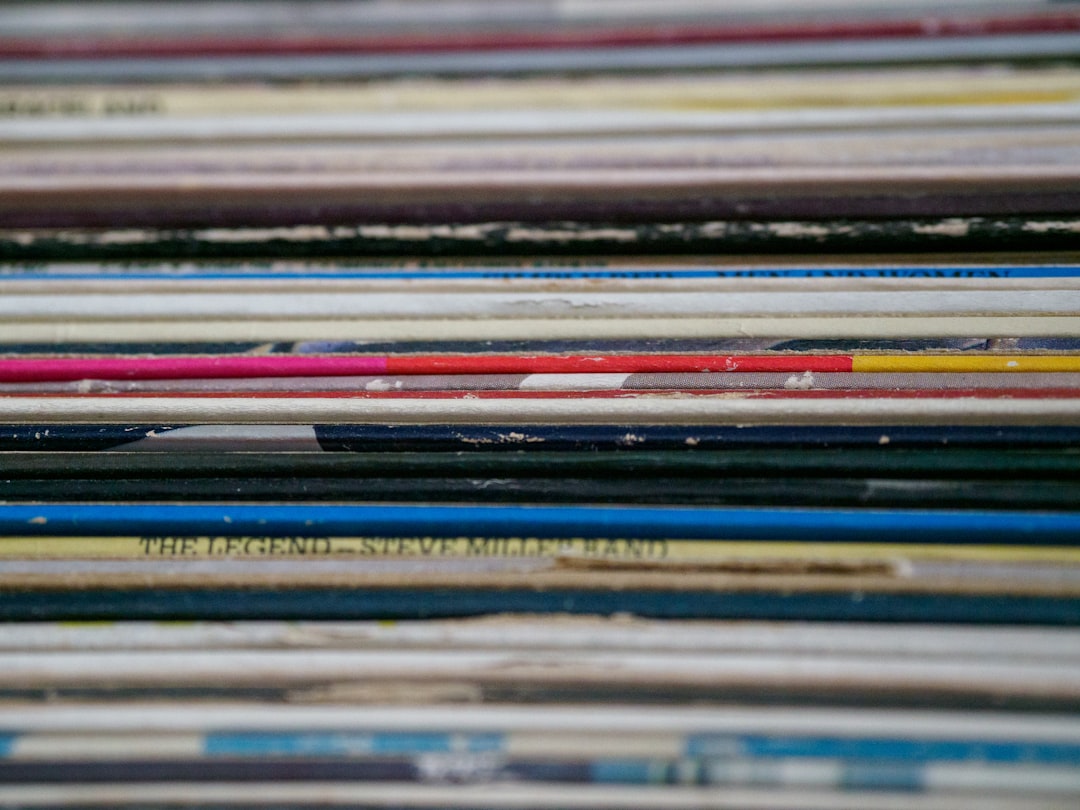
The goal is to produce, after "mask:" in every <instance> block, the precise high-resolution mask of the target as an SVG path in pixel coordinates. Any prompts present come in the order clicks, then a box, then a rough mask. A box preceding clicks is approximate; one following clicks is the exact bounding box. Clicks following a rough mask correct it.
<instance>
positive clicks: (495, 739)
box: [203, 731, 505, 757]
mask: <svg viewBox="0 0 1080 810" xmlns="http://www.w3.org/2000/svg"><path fill="white" fill-rule="evenodd" d="M504 748H505V740H504V736H503V735H502V734H498V733H482V734H456V733H452V732H424V731H416V732H398V731H371V732H346V731H342V732H299V733H294V732H283V733H279V732H235V733H233V732H218V733H212V734H207V735H206V738H205V740H204V741H203V752H204V754H205V755H207V756H293V757H305V756H308V757H318V756H365V755H366V756H392V755H404V754H429V753H470V754H477V753H489V752H498V751H502V750H503V749H504Z"/></svg>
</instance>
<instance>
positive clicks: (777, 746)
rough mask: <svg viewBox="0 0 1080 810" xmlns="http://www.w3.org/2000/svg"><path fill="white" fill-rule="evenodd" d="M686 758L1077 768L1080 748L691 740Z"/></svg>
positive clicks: (960, 742) (884, 741)
mask: <svg viewBox="0 0 1080 810" xmlns="http://www.w3.org/2000/svg"><path fill="white" fill-rule="evenodd" d="M686 754H687V755H688V756H723V757H746V758H750V759H787V758H791V757H803V758H814V759H839V760H872V761H881V762H886V761H892V762H997V763H1010V764H1018V765H1031V764H1039V765H1080V744H1075V743H1044V742H1010V741H1006V742H1001V741H987V740H913V739H902V738H889V737H880V738H873V737H869V738H845V737H772V736H763V735H762V736H758V735H737V736H731V735H709V734H702V735H694V736H691V737H688V738H687V739H686Z"/></svg>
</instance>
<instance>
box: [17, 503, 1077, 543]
mask: <svg viewBox="0 0 1080 810" xmlns="http://www.w3.org/2000/svg"><path fill="white" fill-rule="evenodd" d="M4 534H6V535H15V536H19V535H33V536H38V537H48V536H66V535H74V536H80V535H94V536H110V535H121V536H125V535H136V534H143V535H155V536H157V535H188V536H190V535H220V536H248V535H258V536H276V537H289V536H304V537H307V536H313V535H322V536H329V537H349V536H358V535H378V536H396V535H423V536H434V537H448V536H449V537H455V536H471V537H507V536H523V535H527V536H530V537H547V538H568V537H601V538H602V537H628V538H638V539H664V538H685V539H694V540H711V539H717V540H719V539H742V540H808V541H816V542H829V541H838V542H842V541H879V542H892V543H909V542H918V543H927V542H949V543H969V544H970V543H1004V544H1017V543H1021V544H1031V545H1068V546H1072V545H1075V544H1076V543H1077V540H1078V539H1080V514H1073V513H1041V512H1040V513H1029V512H1004V511H1003V512H985V511H984V512H977V511H970V512H968V511H955V510H941V511H928V510H923V511H920V510H911V511H902V510H869V509H867V510H843V509H767V510H766V509H739V508H716V509H712V508H692V507H684V508H664V507H659V508H626V507H591V506H583V507H562V506H458V505H453V506H429V505H402V504H389V505H375V506H364V505H326V504H310V505H303V506H293V505H283V504H272V505H265V506H263V505H257V506H252V505H246V506H245V505H230V504H224V505H217V504H215V505H190V504H42V505H26V504H9V505H3V506H0V535H4Z"/></svg>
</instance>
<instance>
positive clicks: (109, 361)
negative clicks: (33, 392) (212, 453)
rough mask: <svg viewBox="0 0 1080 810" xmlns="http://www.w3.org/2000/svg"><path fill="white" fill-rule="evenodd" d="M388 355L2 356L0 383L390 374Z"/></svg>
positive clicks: (0, 361)
mask: <svg viewBox="0 0 1080 810" xmlns="http://www.w3.org/2000/svg"><path fill="white" fill-rule="evenodd" d="M385 373H386V358H385V357H293V356H281V357H123V358H112V357H109V358H100V357H95V358H76V357H64V358H50V359H40V360H29V359H21V358H20V359H16V360H0V381H3V382H64V381H72V380H101V379H109V380H184V379H197V378H200V377H202V378H204V379H205V378H220V377H304V376H317V375H325V376H345V375H352V374H385Z"/></svg>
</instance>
